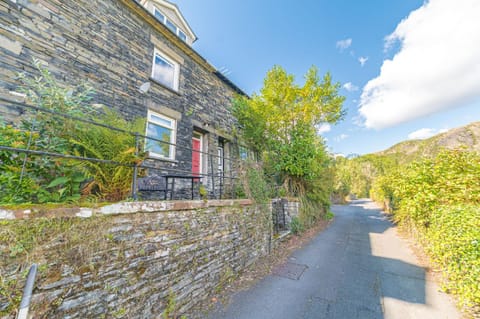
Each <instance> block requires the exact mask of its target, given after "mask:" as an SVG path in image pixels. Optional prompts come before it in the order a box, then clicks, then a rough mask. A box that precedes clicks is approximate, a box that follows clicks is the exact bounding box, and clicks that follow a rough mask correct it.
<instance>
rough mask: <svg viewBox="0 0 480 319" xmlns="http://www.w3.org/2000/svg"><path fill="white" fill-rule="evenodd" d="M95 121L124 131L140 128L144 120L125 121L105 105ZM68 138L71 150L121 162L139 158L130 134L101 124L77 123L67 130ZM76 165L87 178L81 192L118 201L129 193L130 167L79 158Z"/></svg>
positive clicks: (132, 136)
mask: <svg viewBox="0 0 480 319" xmlns="http://www.w3.org/2000/svg"><path fill="white" fill-rule="evenodd" d="M98 121H99V122H101V123H103V124H105V125H109V126H113V127H116V128H121V129H122V130H125V131H127V132H140V131H142V130H143V128H144V127H145V121H144V120H140V119H139V120H136V121H126V120H125V119H123V118H122V117H120V116H119V115H118V113H117V112H115V111H113V110H110V109H107V108H105V109H104V113H103V114H102V115H100V116H99V119H98ZM69 142H70V145H71V146H72V147H73V148H74V151H75V154H76V155H79V156H83V157H90V158H97V159H103V160H111V161H115V162H118V163H122V164H125V165H132V164H135V163H139V162H141V161H142V158H143V154H137V153H136V150H135V136H134V135H132V134H129V133H124V132H118V131H114V130H111V129H108V128H105V127H98V126H92V125H86V124H85V125H78V126H77V129H75V130H73V131H71V134H69ZM76 168H77V169H79V170H80V171H81V172H82V173H83V174H84V175H85V176H87V177H89V178H90V179H91V180H90V181H89V182H88V183H87V184H86V186H85V187H84V194H95V195H97V197H98V198H100V199H102V200H110V201H118V200H122V199H125V198H126V196H127V195H128V194H129V193H130V190H131V183H132V178H133V169H132V167H128V166H120V165H112V164H104V163H99V162H89V161H82V162H78V163H77V164H76Z"/></svg>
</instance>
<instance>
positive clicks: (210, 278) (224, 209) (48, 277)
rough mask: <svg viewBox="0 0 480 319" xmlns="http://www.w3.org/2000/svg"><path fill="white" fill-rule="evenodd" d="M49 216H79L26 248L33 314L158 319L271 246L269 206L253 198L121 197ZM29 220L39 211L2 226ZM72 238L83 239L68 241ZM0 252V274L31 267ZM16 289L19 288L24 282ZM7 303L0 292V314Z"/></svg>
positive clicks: (183, 308)
mask: <svg viewBox="0 0 480 319" xmlns="http://www.w3.org/2000/svg"><path fill="white" fill-rule="evenodd" d="M120 213H121V214H120ZM51 214H53V215H55V216H63V217H61V218H64V219H65V218H77V222H75V223H72V225H71V226H70V227H69V232H70V233H69V234H68V236H69V237H68V236H66V235H65V234H64V235H62V234H61V233H60V234H52V238H51V239H50V240H45V241H38V242H37V243H36V245H35V247H33V248H32V250H30V251H29V252H28V258H27V259H28V262H34V261H35V262H37V263H39V269H41V270H40V272H39V275H38V277H37V281H36V285H35V289H34V295H33V299H32V308H31V309H32V313H33V316H34V318H160V316H161V314H162V312H163V311H164V309H165V307H166V305H167V303H168V302H169V300H171V299H172V298H174V299H175V302H176V307H177V310H178V312H177V314H178V315H180V314H188V313H189V311H190V310H191V308H192V306H194V305H195V304H197V303H198V302H201V301H204V300H205V299H206V298H208V297H209V296H211V293H212V292H214V291H215V289H216V288H217V287H220V288H221V287H222V285H224V284H226V283H227V281H228V280H229V279H230V278H231V277H232V276H233V275H234V274H237V273H238V272H240V271H241V270H243V269H244V268H245V267H247V266H248V265H250V264H251V263H252V262H254V261H255V260H257V259H258V258H259V257H261V256H264V255H266V254H267V253H268V252H269V250H270V245H271V241H270V239H271V234H272V233H271V227H272V226H271V220H269V219H268V217H267V216H268V215H269V212H263V211H262V210H261V209H259V208H258V207H257V206H255V205H252V203H251V201H249V200H236V201H233V200H231V201H209V202H203V201H190V202H136V203H120V204H115V205H112V206H110V207H104V208H101V209H94V210H92V209H82V210H78V209H77V210H73V209H66V210H65V211H62V210H61V209H58V210H57V211H52V212H51ZM69 215H70V217H68V216H69ZM75 215H77V216H84V217H85V216H90V215H93V216H91V217H88V218H85V219H78V217H74V216H75ZM98 215H102V216H98ZM5 216H6V215H5ZM35 216H37V217H39V216H42V213H41V212H33V211H30V210H29V211H28V213H27V212H25V211H23V213H20V212H15V213H12V214H11V216H10V217H11V218H17V219H18V218H23V219H24V218H27V219H26V220H23V221H19V220H12V221H9V222H7V221H4V224H2V225H3V226H2V227H13V226H15V223H22V225H23V227H24V229H28V227H26V226H25V223H33V224H34V223H35V221H36V219H35V218H34V217H35ZM48 216H49V214H43V217H42V218H51V217H48ZM266 217H267V218H266ZM55 218H59V217H55ZM9 223H12V224H9ZM64 223H65V221H64ZM9 225H10V226H9ZM49 231H51V232H55V229H49ZM0 235H1V232H0ZM75 236H80V238H81V240H80V243H79V244H76V245H72V244H69V242H66V239H67V238H76V237H75ZM75 240H77V241H78V239H75ZM0 254H1V256H2V258H4V257H5V259H3V260H2V262H1V263H0V264H1V265H2V276H3V277H2V280H3V279H5V280H7V282H12V279H16V280H20V282H21V281H22V280H24V279H21V278H23V276H22V273H23V271H24V269H25V268H24V267H27V266H29V263H28V262H27V261H26V260H24V259H22V256H21V255H18V256H16V257H15V258H13V257H6V256H8V254H9V248H8V247H7V246H3V245H1V246H0ZM17 287H18V291H17V293H19V291H20V289H21V288H23V284H21V283H19V284H18V285H17ZM10 296H14V294H13V292H11V295H10ZM172 296H174V297H172ZM0 297H1V296H0ZM5 307H8V300H7V299H5V298H0V310H1V309H5ZM11 317H12V318H13V315H12V316H11ZM7 318H10V317H7Z"/></svg>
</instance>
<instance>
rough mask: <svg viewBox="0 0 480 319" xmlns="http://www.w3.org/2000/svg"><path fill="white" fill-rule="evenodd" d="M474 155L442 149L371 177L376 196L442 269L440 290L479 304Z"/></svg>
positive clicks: (478, 169)
mask: <svg viewBox="0 0 480 319" xmlns="http://www.w3.org/2000/svg"><path fill="white" fill-rule="evenodd" d="M479 176H480V154H478V153H475V152H469V151H466V150H444V151H442V152H440V153H439V154H438V155H437V156H436V157H435V158H432V159H423V160H420V161H418V162H415V163H413V164H410V165H408V166H406V167H401V168H399V169H398V170H397V171H396V172H393V173H391V174H390V175H388V176H384V177H382V178H379V179H377V181H376V182H375V183H374V187H373V192H372V193H373V194H374V196H375V199H376V200H384V201H388V202H390V203H391V205H390V206H391V207H393V213H394V218H395V220H396V221H397V222H398V223H399V224H400V225H401V226H402V227H405V228H408V229H409V230H411V231H412V232H413V233H414V234H415V235H416V236H417V237H418V239H419V240H421V241H422V244H423V246H424V247H425V251H426V252H427V254H428V255H429V256H430V257H431V259H432V261H433V262H434V263H435V264H436V265H437V266H438V267H439V268H440V269H442V271H443V274H444V277H445V279H446V281H445V285H444V287H445V289H446V290H448V291H449V292H451V293H454V294H456V295H457V296H458V297H459V300H460V302H461V303H462V304H463V305H467V306H472V305H476V306H479V305H480V285H479V281H478V278H480V208H479V204H480V179H479Z"/></svg>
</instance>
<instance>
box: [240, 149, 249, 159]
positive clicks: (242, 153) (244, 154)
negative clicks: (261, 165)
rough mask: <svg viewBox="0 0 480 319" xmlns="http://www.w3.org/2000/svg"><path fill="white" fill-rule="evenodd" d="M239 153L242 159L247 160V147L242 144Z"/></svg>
mask: <svg viewBox="0 0 480 319" xmlns="http://www.w3.org/2000/svg"><path fill="white" fill-rule="evenodd" d="M239 153H240V159H242V160H246V159H247V158H248V150H247V148H246V147H244V146H240V149H239Z"/></svg>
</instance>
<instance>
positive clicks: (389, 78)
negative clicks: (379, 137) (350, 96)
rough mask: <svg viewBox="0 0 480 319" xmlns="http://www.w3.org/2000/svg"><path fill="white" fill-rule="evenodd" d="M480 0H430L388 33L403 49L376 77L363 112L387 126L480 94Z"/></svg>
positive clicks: (373, 124) (372, 124) (373, 123)
mask: <svg viewBox="0 0 480 319" xmlns="http://www.w3.org/2000/svg"><path fill="white" fill-rule="evenodd" d="M479 17H480V1H478V0H458V1H451V0H430V1H428V2H426V3H425V4H424V5H423V6H422V7H421V8H419V9H417V10H415V11H413V12H411V13H410V15H409V16H408V17H407V18H406V19H404V20H403V21H402V22H401V23H400V24H399V25H398V26H397V28H396V29H395V31H394V32H393V33H392V34H390V35H389V36H387V37H386V43H385V45H386V47H387V48H389V47H391V46H392V44H393V43H395V42H396V41H399V42H400V50H399V52H398V53H397V54H396V55H395V56H394V57H393V59H391V60H385V61H384V62H383V65H382V67H381V70H380V75H379V76H378V77H376V78H374V79H372V80H370V81H369V82H368V83H367V84H366V85H365V87H364V88H363V92H362V95H361V100H360V109H359V113H360V115H361V116H362V117H363V118H364V123H363V124H364V125H365V126H366V127H368V128H375V129H381V128H385V127H390V126H394V125H397V124H399V123H403V122H406V121H409V120H412V119H416V118H419V117H422V116H425V115H428V114H432V113H435V112H439V111H441V110H445V109H448V108H454V107H460V106H463V105H464V104H466V103H468V102H470V101H473V100H475V99H476V98H479V97H480V45H479V42H478V39H480V19H479Z"/></svg>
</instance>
